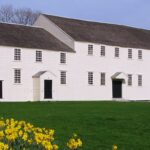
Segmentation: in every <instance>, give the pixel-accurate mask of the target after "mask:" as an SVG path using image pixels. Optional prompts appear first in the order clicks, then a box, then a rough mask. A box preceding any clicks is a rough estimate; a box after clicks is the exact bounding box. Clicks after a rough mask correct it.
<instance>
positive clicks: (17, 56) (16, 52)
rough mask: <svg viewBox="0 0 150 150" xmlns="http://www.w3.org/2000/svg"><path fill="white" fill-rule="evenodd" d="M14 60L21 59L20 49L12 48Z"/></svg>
mask: <svg viewBox="0 0 150 150" xmlns="http://www.w3.org/2000/svg"><path fill="white" fill-rule="evenodd" d="M14 60H21V50H20V49H14Z"/></svg>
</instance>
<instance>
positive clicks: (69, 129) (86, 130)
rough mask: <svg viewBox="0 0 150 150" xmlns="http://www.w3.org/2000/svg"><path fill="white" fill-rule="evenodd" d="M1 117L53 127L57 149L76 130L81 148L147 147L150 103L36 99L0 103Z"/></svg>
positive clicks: (129, 149)
mask: <svg viewBox="0 0 150 150" xmlns="http://www.w3.org/2000/svg"><path fill="white" fill-rule="evenodd" d="M0 117H5V118H10V117H13V118H15V119H19V120H26V121H29V122H31V123H33V124H34V125H35V126H39V127H47V128H53V129H55V130H56V141H60V140H61V143H59V145H60V146H61V147H60V150H64V147H63V146H62V145H64V143H66V141H67V139H68V138H69V136H70V135H71V134H72V133H74V132H75V133H78V134H79V135H80V136H81V137H82V139H83V141H84V147H83V150H111V146H112V145H113V144H117V145H118V147H119V150H149V149H150V103H146V102H143V103H142V102H139V103H137V102H135V103H134V102H130V103H124V102H120V103H119V102H45V103H44V102H43V103H40V102H37V103H29V102H28V103H0Z"/></svg>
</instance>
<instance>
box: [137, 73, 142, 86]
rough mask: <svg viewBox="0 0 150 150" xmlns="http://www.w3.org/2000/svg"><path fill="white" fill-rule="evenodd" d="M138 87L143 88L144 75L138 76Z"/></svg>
mask: <svg viewBox="0 0 150 150" xmlns="http://www.w3.org/2000/svg"><path fill="white" fill-rule="evenodd" d="M138 86H142V75H138Z"/></svg>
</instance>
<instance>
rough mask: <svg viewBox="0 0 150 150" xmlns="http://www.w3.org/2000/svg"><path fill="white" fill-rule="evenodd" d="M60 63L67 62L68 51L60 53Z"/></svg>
mask: <svg viewBox="0 0 150 150" xmlns="http://www.w3.org/2000/svg"><path fill="white" fill-rule="evenodd" d="M60 63H61V64H65V63H66V53H60Z"/></svg>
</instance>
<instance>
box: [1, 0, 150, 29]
mask: <svg viewBox="0 0 150 150" xmlns="http://www.w3.org/2000/svg"><path fill="white" fill-rule="evenodd" d="M5 4H12V5H13V6H14V7H16V8H17V7H29V8H31V9H34V10H40V11H41V12H43V13H47V14H51V15H58V16H64V17H70V18H78V19H85V20H93V21H98V22H107V23H114V24H124V25H128V26H134V27H139V28H145V29H150V0H0V5H5Z"/></svg>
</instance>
